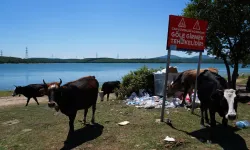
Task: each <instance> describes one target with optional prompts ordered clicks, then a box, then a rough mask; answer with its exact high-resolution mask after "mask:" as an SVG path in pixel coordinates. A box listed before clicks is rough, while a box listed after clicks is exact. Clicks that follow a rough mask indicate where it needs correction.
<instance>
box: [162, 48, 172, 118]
mask: <svg viewBox="0 0 250 150" xmlns="http://www.w3.org/2000/svg"><path fill="white" fill-rule="evenodd" d="M170 55H171V49H168V58H167V64H166V74H165V84H164V88H163V90H164V91H163V101H162V107H161V122H163V121H164V111H165V102H166V93H167V84H168V72H169V64H170Z"/></svg>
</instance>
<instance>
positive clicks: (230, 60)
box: [183, 0, 250, 89]
mask: <svg viewBox="0 0 250 150" xmlns="http://www.w3.org/2000/svg"><path fill="white" fill-rule="evenodd" d="M249 14H250V4H249V3H246V1H243V0H230V1H224V0H190V2H189V3H188V4H187V6H186V8H184V9H183V15H184V16H185V17H190V18H196V19H202V20H207V21H208V29H207V42H206V46H207V47H206V49H207V51H208V54H211V55H214V56H216V58H217V59H222V60H223V61H224V64H225V66H226V69H227V75H228V83H229V86H230V87H231V88H234V89H236V79H237V77H238V71H239V65H240V64H242V66H241V67H246V65H247V62H248V61H249V56H250V15H249ZM230 67H232V68H233V73H232V76H231V72H230Z"/></svg>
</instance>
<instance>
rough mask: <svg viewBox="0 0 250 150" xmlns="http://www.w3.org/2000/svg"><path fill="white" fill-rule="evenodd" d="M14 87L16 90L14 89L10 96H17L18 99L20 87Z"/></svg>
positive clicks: (20, 92)
mask: <svg viewBox="0 0 250 150" xmlns="http://www.w3.org/2000/svg"><path fill="white" fill-rule="evenodd" d="M14 86H15V85H14ZM15 87H16V88H15V90H14V92H13V93H12V96H16V95H19V97H20V95H21V94H22V87H21V86H15Z"/></svg>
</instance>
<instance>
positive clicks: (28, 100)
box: [25, 97, 30, 106]
mask: <svg viewBox="0 0 250 150" xmlns="http://www.w3.org/2000/svg"><path fill="white" fill-rule="evenodd" d="M29 102H30V97H28V99H27V103H26V105H25V106H28V104H29Z"/></svg>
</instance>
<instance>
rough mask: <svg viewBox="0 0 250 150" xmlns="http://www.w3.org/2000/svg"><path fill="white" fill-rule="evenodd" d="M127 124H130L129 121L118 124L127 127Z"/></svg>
mask: <svg viewBox="0 0 250 150" xmlns="http://www.w3.org/2000/svg"><path fill="white" fill-rule="evenodd" d="M127 124H129V122H128V121H123V122H120V123H118V125H120V126H125V125H127Z"/></svg>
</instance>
